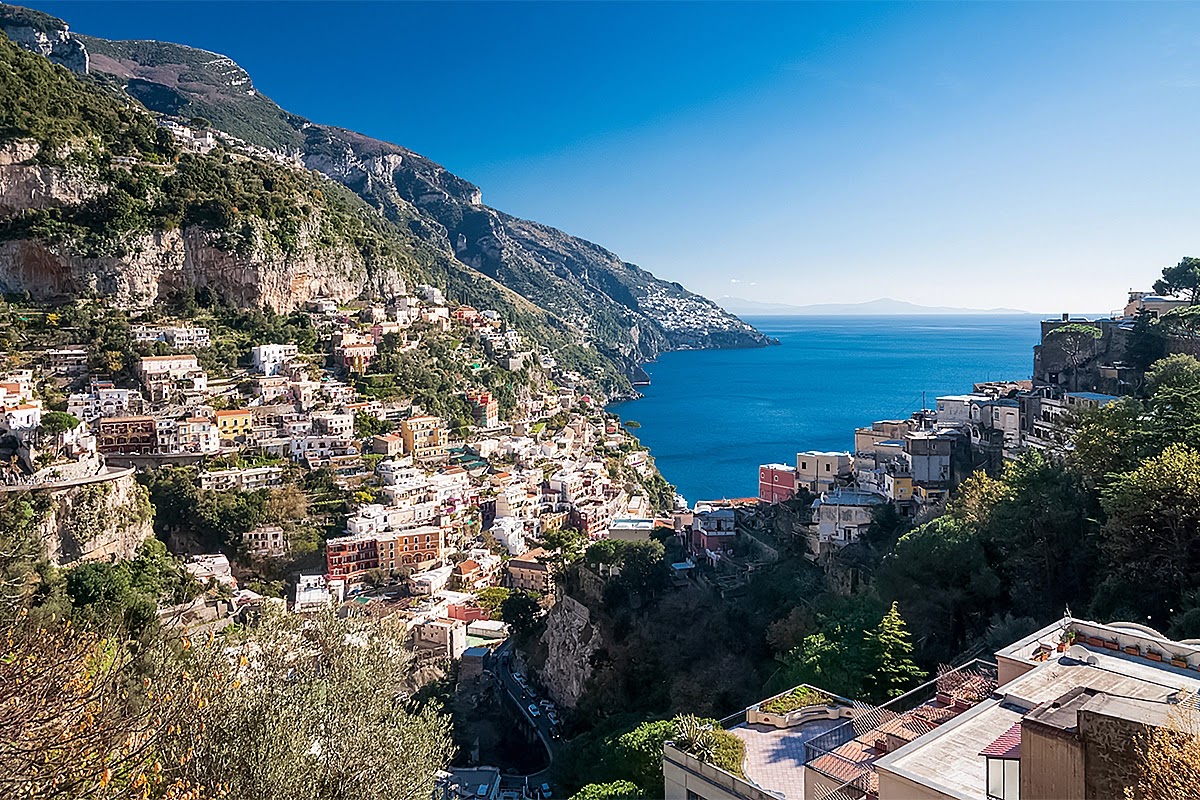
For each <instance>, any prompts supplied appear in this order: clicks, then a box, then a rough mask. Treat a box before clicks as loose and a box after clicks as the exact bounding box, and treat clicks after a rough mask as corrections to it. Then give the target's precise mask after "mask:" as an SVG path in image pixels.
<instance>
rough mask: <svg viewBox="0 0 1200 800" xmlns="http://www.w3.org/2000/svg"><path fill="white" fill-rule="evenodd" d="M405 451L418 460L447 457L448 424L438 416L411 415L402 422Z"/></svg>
mask: <svg viewBox="0 0 1200 800" xmlns="http://www.w3.org/2000/svg"><path fill="white" fill-rule="evenodd" d="M400 435H401V436H403V437H404V453H405V455H410V456H412V457H413V458H415V459H416V460H417V461H438V460H440V459H443V458H445V457H446V426H445V424H444V423H443V422H442V420H441V419H439V418H438V417H431V416H421V417H409V418H408V419H406V420H404V421H403V422H401V423H400Z"/></svg>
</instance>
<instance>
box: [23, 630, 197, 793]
mask: <svg viewBox="0 0 1200 800" xmlns="http://www.w3.org/2000/svg"><path fill="white" fill-rule="evenodd" d="M137 652H138V655H137V657H136V659H135V656H134V655H133V653H134V649H133V648H128V647H126V646H125V642H124V641H123V640H122V639H120V638H119V637H118V638H106V637H103V636H99V635H97V634H95V633H92V632H87V631H84V630H81V629H79V628H77V627H75V626H70V625H55V626H42V625H38V624H35V623H33V622H31V621H30V620H29V619H28V618H27V617H25V616H21V617H19V618H17V619H16V620H14V621H12V622H11V623H9V624H8V625H6V626H4V627H2V628H0V764H3V765H4V769H2V770H0V795H2V796H4V797H12V798H39V800H42V799H43V798H44V799H45V800H56V799H58V798H61V799H62V800H71V799H72V798H95V799H96V800H102V799H104V800H108V799H110V798H111V799H112V800H115V799H116V798H133V797H139V798H141V797H151V796H153V797H157V798H164V799H165V798H171V799H172V800H181V799H182V798H184V797H201V796H204V797H208V796H211V795H210V793H209V792H208V791H204V792H201V791H199V790H200V789H215V787H217V786H218V784H217V783H215V782H214V783H212V784H209V785H208V786H207V787H203V786H198V785H197V784H195V783H193V782H192V781H190V780H188V779H186V778H182V777H181V776H179V775H178V774H177V772H176V770H175V769H174V767H175V766H176V765H178V764H180V763H181V761H182V762H187V761H188V759H189V756H188V754H187V752H186V750H184V751H181V752H179V754H178V755H177V756H175V755H174V754H173V756H172V757H173V758H174V760H168V759H167V758H166V757H165V755H164V748H165V746H166V739H167V735H168V734H167V732H168V730H171V729H172V728H173V727H174V726H175V725H177V724H178V723H179V722H180V721H181V720H184V719H186V718H188V717H189V716H190V715H191V714H192V713H194V712H195V710H196V706H197V704H201V705H202V704H204V703H207V702H208V701H209V699H210V695H209V694H208V687H204V686H201V685H199V682H198V681H197V680H196V679H195V678H193V677H191V676H189V675H188V674H187V673H186V672H184V671H181V670H179V669H178V668H177V667H176V666H175V663H174V661H173V658H174V656H173V653H172V650H171V647H170V645H169V643H168V642H166V641H165V640H162V639H159V640H157V641H154V642H151V643H148V644H146V645H144V646H143V647H141V648H139V649H138V651H137Z"/></svg>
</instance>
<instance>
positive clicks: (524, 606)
mask: <svg viewBox="0 0 1200 800" xmlns="http://www.w3.org/2000/svg"><path fill="white" fill-rule="evenodd" d="M541 614H542V608H541V606H539V605H538V602H537V600H536V599H534V597H533V595H531V594H529V593H528V592H513V593H512V594H511V595H509V596H508V597H506V598H505V599H504V600H503V601H502V602H501V603H500V618H501V619H503V620H504V621H505V622H507V623H508V626H509V628H510V629H511V630H512V634H513V637H514V638H516V639H518V640H521V639H524V638H526V637H527V636H529V635H530V634H531V633H532V632H533V630H534V628H535V627H536V626H537V623H538V620H539V619H540V618H541Z"/></svg>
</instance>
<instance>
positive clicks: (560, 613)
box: [539, 595, 601, 708]
mask: <svg viewBox="0 0 1200 800" xmlns="http://www.w3.org/2000/svg"><path fill="white" fill-rule="evenodd" d="M540 644H541V646H542V647H543V648H544V649H545V650H546V654H547V655H546V663H545V664H544V665H543V666H542V669H541V671H540V673H539V677H540V678H541V681H542V684H543V685H544V686H545V687H546V691H547V692H548V693H549V694H550V697H551V698H552V699H553V700H554V702H555V703H557V704H558V705H560V706H562V707H564V708H574V707H575V706H576V705H577V704H578V703H579V698H580V697H582V696H583V693H584V689H585V687H586V686H587V682H588V679H590V678H591V677H592V654H593V653H595V652H596V651H597V650H598V649H599V648H600V646H601V637H600V630H599V628H597V627H596V626H595V625H593V624H592V622H591V618H590V615H589V613H588V610H587V606H585V605H583V604H582V603H580V602H579V601H578V600H575V599H573V598H571V597H569V596H566V595H564V596H563V597H561V598H560V599H559V600H558V602H556V603H555V604H554V606H553V607H551V609H550V611H549V612H548V614H547V616H546V630H545V632H544V633H543V634H542V639H541V643H540Z"/></svg>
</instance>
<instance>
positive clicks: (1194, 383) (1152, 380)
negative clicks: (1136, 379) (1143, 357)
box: [1146, 353, 1200, 394]
mask: <svg viewBox="0 0 1200 800" xmlns="http://www.w3.org/2000/svg"><path fill="white" fill-rule="evenodd" d="M1146 388H1147V389H1148V390H1149V391H1150V393H1151V394H1158V393H1159V392H1164V391H1171V390H1180V391H1188V392H1193V391H1197V390H1200V360H1197V359H1196V357H1195V356H1191V355H1185V354H1183V353H1174V354H1172V355H1169V356H1167V357H1166V358H1161V359H1159V360H1158V361H1155V362H1154V363H1153V364H1152V365H1151V366H1150V368H1149V369H1147V370H1146Z"/></svg>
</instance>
